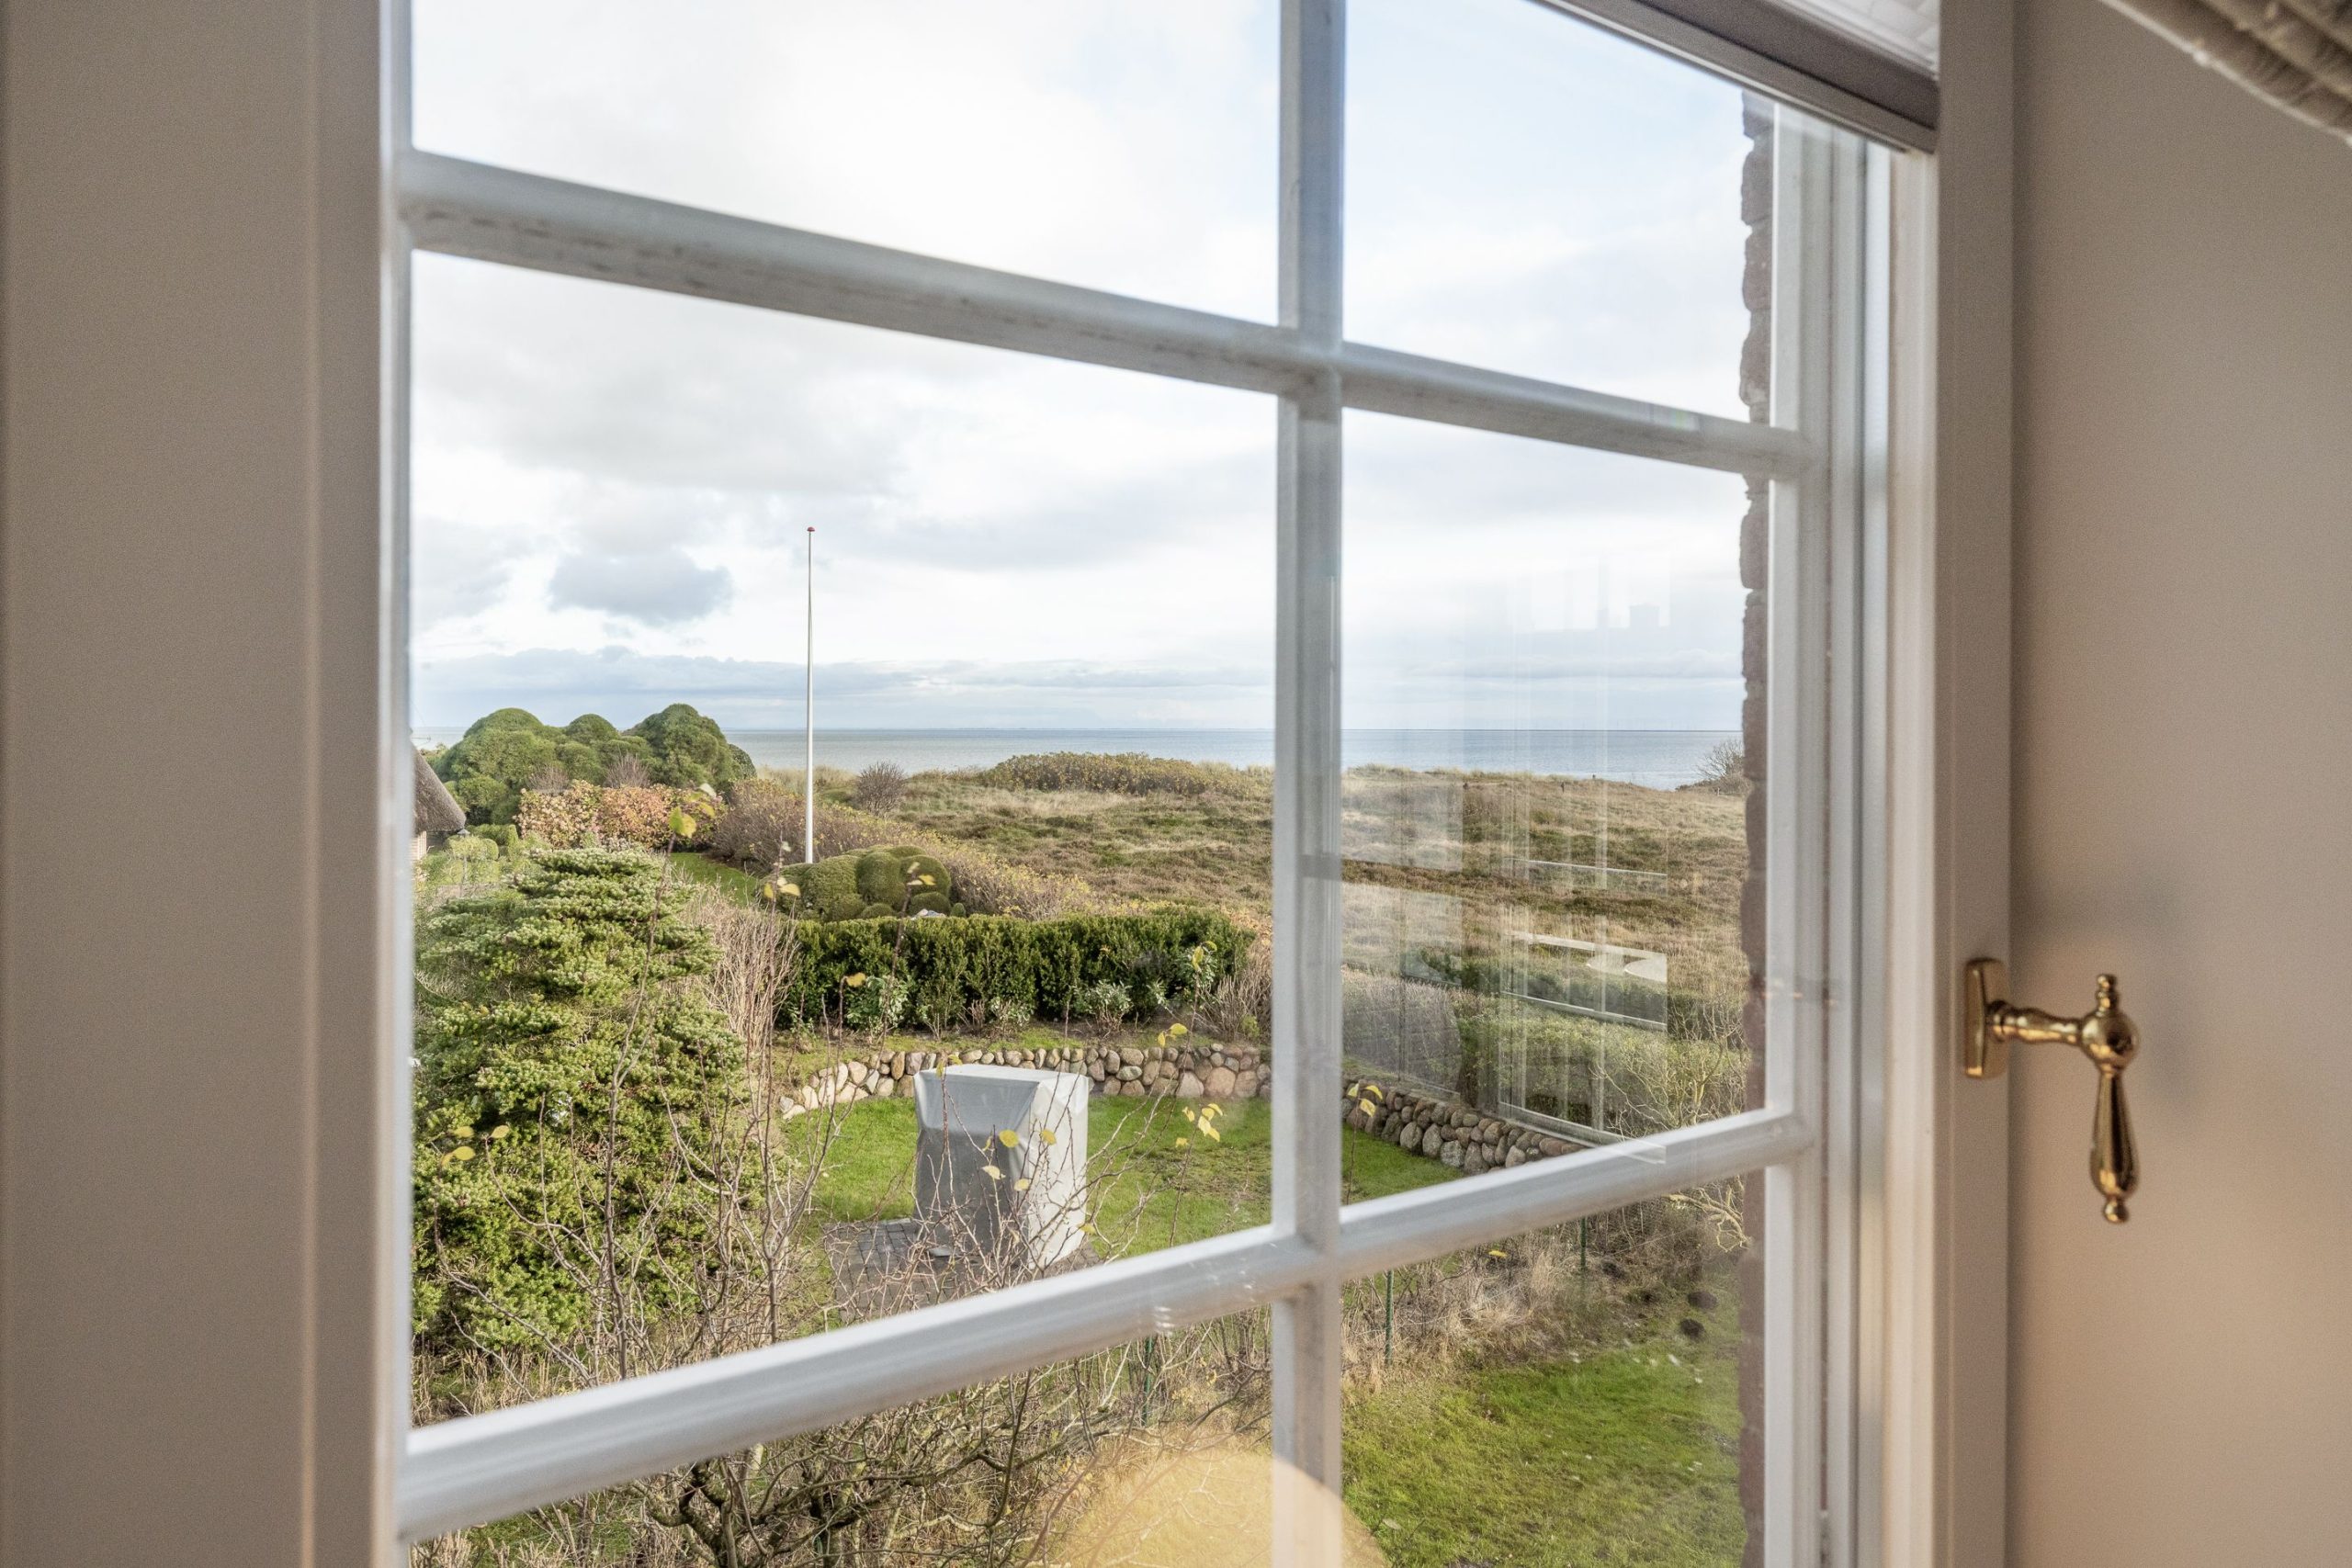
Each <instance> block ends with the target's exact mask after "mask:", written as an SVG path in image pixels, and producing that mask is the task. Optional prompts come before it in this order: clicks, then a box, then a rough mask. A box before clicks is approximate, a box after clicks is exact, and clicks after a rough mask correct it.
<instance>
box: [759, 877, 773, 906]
mask: <svg viewBox="0 0 2352 1568" xmlns="http://www.w3.org/2000/svg"><path fill="white" fill-rule="evenodd" d="M760 897H763V898H765V899H766V900H767V901H768V902H769V903H771V904H773V903H775V883H773V882H771V883H769V884H768V885H767V886H765V887H763V888H761V889H760Z"/></svg>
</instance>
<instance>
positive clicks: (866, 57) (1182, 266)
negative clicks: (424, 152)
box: [413, 0, 1279, 319]
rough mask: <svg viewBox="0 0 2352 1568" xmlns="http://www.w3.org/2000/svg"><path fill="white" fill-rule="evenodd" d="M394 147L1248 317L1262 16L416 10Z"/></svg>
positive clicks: (833, 9) (998, 3)
mask: <svg viewBox="0 0 2352 1568" xmlns="http://www.w3.org/2000/svg"><path fill="white" fill-rule="evenodd" d="M1274 12H1275V7H1274V6H1273V4H1272V0H1195V3H1193V4H1189V5H1183V6H1104V5H1100V4H1096V3H1094V0H858V3H857V4H854V5H842V4H827V3H825V0H690V3H686V4H674V3H673V4H668V5H659V6H654V5H645V4H641V3H631V0H594V3H586V0H500V3H499V4H497V5H489V6H485V5H479V4H469V3H468V0H417V4H416V5H415V6H413V15H414V27H413V32H414V38H415V82H416V87H415V106H416V107H415V125H416V132H415V134H416V141H417V144H418V145H419V146H421V147H424V148H426V149H429V150H431V151H434V152H449V153H454V154H456V155H458V156H460V157H465V158H470V159H474V160H477V161H480V162H482V163H489V164H503V165H506V166H508V167H512V168H517V169H524V170H528V171H529V172H531V173H533V174H542V175H554V176H556V177H559V178H561V179H567V180H576V181H580V182H582V183H584V184H588V185H596V186H609V187H612V188H615V189H618V190H625V191H631V192H635V193H637V194H639V195H645V196H651V197H660V198H662V199H663V200H667V201H675V202H682V203H684V204H686V205H689V206H694V207H704V208H710V209H716V210H718V211H722V212H730V213H738V214H741V215H743V216H746V217H751V218H757V219H762V220H766V221H769V222H775V223H785V224H789V225H791V226H793V227H795V228H799V229H810V230H815V231H820V232H822V233H829V234H839V235H843V236H846V237H847V238H850V239H854V240H864V241H867V242H870V243H876V244H883V245H891V246H897V247H899V248H902V249H906V250H912V251H919V252H922V253H925V254H933V255H940V256H945V257H948V258H951V259H953V260H956V261H966V262H976V263H979V264H981V265H988V266H994V267H1002V268H1006V269H1009V270H1012V271H1015V272H1023V273H1028V274H1032V275H1034V276H1042V277H1048V278H1054V279H1057V280H1059V281H1063V282H1068V283H1076V284H1082V285H1085V286H1087V287H1090V288H1107V289H1112V290H1114V291H1116V292H1119V293H1125V294H1133V295H1137V296H1141V297H1143V298H1147V299H1164V300H1169V301H1172V302H1174V303H1178V304H1183V305H1191V306H1196V307H1199V308H1202V309H1205V310H1220V311H1224V312H1226V313H1227V314H1235V315H1242V316H1250V317H1256V318H1260V319H1272V313H1273V310H1274V265H1275V254H1274V221H1275V197H1276V191H1277V184H1278V182H1277V180H1276V176H1275V134H1276V103H1275V98H1276V78H1275V57H1276V52H1277V48H1278V42H1279V39H1278V34H1277V30H1276V25H1275V16H1274Z"/></svg>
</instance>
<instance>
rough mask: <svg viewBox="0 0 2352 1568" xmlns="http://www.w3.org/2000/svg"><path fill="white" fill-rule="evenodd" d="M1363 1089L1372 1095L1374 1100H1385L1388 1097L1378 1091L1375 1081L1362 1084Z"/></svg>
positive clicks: (1378, 1087)
mask: <svg viewBox="0 0 2352 1568" xmlns="http://www.w3.org/2000/svg"><path fill="white" fill-rule="evenodd" d="M1363 1091H1364V1093H1366V1094H1368V1095H1370V1096H1372V1098H1373V1099H1374V1100H1385V1099H1387V1098H1388V1097H1387V1096H1386V1095H1385V1094H1383V1093H1381V1092H1380V1086H1379V1085H1378V1084H1376V1083H1368V1084H1366V1085H1364V1086H1363Z"/></svg>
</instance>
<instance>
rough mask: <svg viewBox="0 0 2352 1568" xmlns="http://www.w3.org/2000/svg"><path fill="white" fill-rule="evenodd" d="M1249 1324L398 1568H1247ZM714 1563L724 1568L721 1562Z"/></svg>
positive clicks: (695, 1476) (1260, 1367)
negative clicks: (935, 1565) (1062, 1567)
mask: <svg viewBox="0 0 2352 1568" xmlns="http://www.w3.org/2000/svg"><path fill="white" fill-rule="evenodd" d="M1268 1360H1269V1351H1268V1325H1267V1317H1266V1314H1265V1313H1264V1312H1262V1311H1260V1312H1254V1313H1244V1314H1238V1315H1236V1316H1233V1317H1228V1318H1224V1319H1220V1320H1218V1321H1216V1322H1214V1323H1209V1324H1204V1325H1200V1326H1198V1327H1192V1328H1179V1329H1174V1330H1171V1331H1170V1332H1168V1333H1165V1334H1159V1335H1155V1336H1154V1337H1151V1338H1149V1339H1146V1340H1141V1341H1137V1342H1136V1343H1134V1344H1130V1345H1125V1346H1121V1347H1117V1348H1114V1349H1110V1350H1105V1351H1103V1352H1100V1353H1099V1354H1096V1355H1091V1356H1082V1357H1080V1358H1078V1359H1075V1360H1068V1361H1062V1362H1058V1363H1056V1364H1053V1365H1048V1366H1045V1367H1040V1368H1038V1369H1036V1370H1035V1371H1032V1372H1029V1373H1026V1374H1024V1375H1023V1376H1020V1377H1015V1378H1006V1379H1002V1380H1001V1381H999V1382H989V1383H981V1384H978V1385H976V1386H973V1387H970V1388H967V1389H963V1390H960V1391H958V1392H957V1393H951V1394H947V1395H944V1396H943V1397H941V1398H938V1399H930V1400H924V1401H922V1402H921V1403H920V1404H910V1405H902V1406H899V1407H898V1408H896V1409H892V1410H885V1411H881V1412H878V1413H876V1415H874V1416H868V1417H865V1419H863V1420H858V1421H852V1422H848V1423H845V1424H843V1425H842V1426H840V1427H830V1428H828V1429H826V1430H823V1431H820V1432H813V1433H809V1434H806V1435H804V1436H801V1437H797V1438H784V1439H781V1440H779V1441H776V1442H772V1443H768V1444H765V1445H763V1446H762V1447H761V1448H758V1449H754V1450H750V1451H748V1452H742V1453H735V1454H729V1455H726V1456H724V1457H721V1458H718V1459H714V1460H711V1461H705V1462H703V1463H701V1464H697V1465H693V1466H689V1467H686V1468H684V1469H682V1470H678V1471H673V1472H669V1473H667V1474H662V1475H656V1476H651V1477H649V1478H647V1479H646V1480H645V1481H643V1482H640V1483H635V1484H632V1485H628V1486H622V1487H616V1488H614V1489H612V1490H610V1491H606V1492H602V1493H597V1494H595V1495H591V1496H587V1497H582V1498H579V1499H576V1500H574V1501H571V1502H568V1503H562V1504H559V1505H557V1506H553V1507H548V1508H542V1509H538V1510H537V1511H535V1512H533V1513H530V1514H526V1515H524V1516H522V1517H517V1518H513V1519H508V1520H504V1521H503V1522H501V1523H498V1524H493V1525H488V1526H484V1527H482V1528H480V1529H472V1530H467V1531H464V1532H462V1533H459V1534H457V1535H452V1536H447V1537H444V1538H442V1539H441V1540H433V1541H428V1542H425V1543H424V1544H423V1545H421V1546H419V1547H417V1548H416V1549H415V1551H413V1553H412V1555H411V1562H412V1565H413V1568H492V1565H496V1568H559V1565H560V1568H693V1565H696V1564H701V1565H706V1568H731V1565H734V1564H739V1563H740V1564H762V1565H767V1568H831V1565H834V1564H859V1565H872V1568H902V1565H906V1564H914V1563H930V1562H940V1563H1005V1564H1013V1563H1032V1562H1055V1563H1064V1564H1070V1565H1072V1568H1078V1565H1088V1568H1091V1565H1097V1564H1099V1565H1102V1568H1109V1565H1110V1564H1114V1563H1117V1564H1126V1565H1132V1568H1262V1565H1263V1564H1265V1563H1267V1562H1271V1561H1272V1554H1271V1552H1270V1551H1269V1544H1270V1540H1271V1533H1272V1495H1273V1487H1272V1458H1271V1452H1270V1448H1269V1444H1268V1441H1267V1412H1268V1404H1269V1396H1268ZM730 1548H731V1550H732V1551H733V1553H734V1554H733V1555H731V1556H730V1555H729V1549H730Z"/></svg>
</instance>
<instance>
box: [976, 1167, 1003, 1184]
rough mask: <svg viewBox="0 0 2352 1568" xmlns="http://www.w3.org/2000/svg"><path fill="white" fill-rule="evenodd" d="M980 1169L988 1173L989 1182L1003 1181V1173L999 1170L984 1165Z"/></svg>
mask: <svg viewBox="0 0 2352 1568" xmlns="http://www.w3.org/2000/svg"><path fill="white" fill-rule="evenodd" d="M980 1168H981V1169H982V1170H985V1171H987V1172H988V1173H989V1180H990V1181H1002V1180H1003V1179H1004V1172H1002V1171H1001V1170H999V1169H998V1168H996V1167H994V1166H992V1165H984V1166H982V1167H980Z"/></svg>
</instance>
